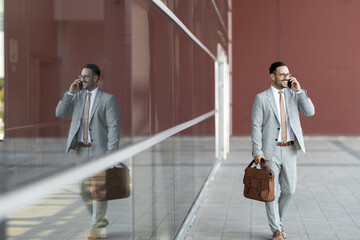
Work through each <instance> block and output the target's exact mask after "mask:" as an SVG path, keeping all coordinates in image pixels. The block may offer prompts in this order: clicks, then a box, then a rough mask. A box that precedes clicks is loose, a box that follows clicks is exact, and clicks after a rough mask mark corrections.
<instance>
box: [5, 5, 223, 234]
mask: <svg viewBox="0 0 360 240" xmlns="http://www.w3.org/2000/svg"><path fill="white" fill-rule="evenodd" d="M0 1H1V0H0ZM163 2H164V3H166V5H167V6H168V7H169V9H170V10H172V11H173V12H174V13H175V14H176V15H177V16H178V18H179V19H180V20H181V21H182V22H183V23H184V24H185V25H186V27H187V28H188V29H189V30H190V31H191V32H193V34H194V35H195V36H196V37H197V38H198V39H199V40H200V42H202V44H204V46H205V47H206V48H208V49H209V50H210V52H212V54H213V55H216V45H217V44H218V43H220V44H223V47H224V49H226V44H227V42H226V39H225V40H224V38H222V37H221V36H222V35H223V34H225V33H224V32H223V29H222V26H221V24H220V22H219V19H218V16H217V15H216V12H215V10H214V8H213V6H212V4H211V3H210V1H200V0H199V1H186V3H185V2H184V3H183V2H182V1H180V0H167V1H163ZM216 2H217V5H218V7H220V8H221V9H220V10H221V11H220V12H221V14H222V15H224V14H226V13H227V4H226V2H227V1H226V0H224V1H223V2H222V1H220V0H217V1H216ZM224 8H225V9H224ZM4 9H5V23H6V26H5V42H6V45H5V53H6V54H5V62H6V71H5V73H6V75H5V80H4V88H3V89H4V102H5V105H4V124H5V125H4V126H5V129H4V133H5V138H4V140H3V141H0V173H1V176H0V178H1V179H0V193H1V194H7V193H9V192H11V191H13V190H17V189H19V188H20V187H24V186H26V185H28V184H33V183H34V182H36V181H44V180H46V178H47V177H50V176H54V175H56V174H58V173H61V172H64V171H66V170H69V169H71V168H73V167H75V166H76V162H77V156H76V153H75V152H74V151H71V152H70V153H69V154H65V147H66V143H67V137H68V132H69V127H70V123H71V117H67V118H65V119H59V118H57V117H56V116H55V108H56V106H57V103H58V101H59V100H60V99H61V97H62V96H63V94H64V93H65V91H67V90H68V89H69V87H70V85H71V83H72V82H73V81H74V80H75V79H76V78H77V77H78V76H79V74H80V73H81V70H82V68H83V66H84V65H85V64H86V63H96V64H97V65H99V67H100V69H101V78H100V82H99V86H100V88H101V89H102V90H104V91H106V92H108V93H110V94H112V95H114V96H115V97H116V99H117V102H118V104H119V108H120V149H123V148H124V147H127V146H129V145H131V144H135V143H137V142H140V141H142V140H144V139H147V138H149V137H152V136H153V135H155V134H157V133H159V132H162V131H164V130H167V129H170V128H172V127H174V126H177V125H178V124H181V123H184V122H187V121H190V120H192V119H194V118H196V117H199V116H201V115H203V114H205V113H208V112H210V111H212V110H214V106H215V89H214V86H215V83H214V81H215V67H214V65H215V63H214V59H213V58H212V57H211V56H209V54H208V53H206V52H205V51H204V49H203V48H201V47H200V46H199V45H198V44H197V43H195V42H194V40H193V39H191V38H190V37H189V36H187V35H186V34H185V33H184V31H183V30H182V29H180V28H179V27H178V26H177V25H176V24H174V22H173V21H172V20H170V19H169V18H168V17H167V16H165V15H164V13H163V12H162V11H160V10H159V9H158V8H157V7H155V6H154V5H153V4H152V3H151V1H147V0H124V1H111V0H101V1H99V0H78V1H73V0H52V1H45V0H22V1H12V0H5V8H4ZM219 31H220V33H221V34H219ZM0 84H1V82H0ZM0 90H1V86H0ZM0 97H1V92H0ZM0 100H1V99H0ZM1 116H2V115H1V102H0V118H1ZM214 122H215V120H214V117H211V118H209V119H207V120H205V121H203V122H201V123H199V124H197V125H195V126H193V127H190V128H188V129H185V130H184V131H181V132H180V133H177V134H175V135H174V136H172V137H170V138H168V139H166V140H165V141H163V142H161V143H159V144H157V145H155V146H153V147H151V148H150V149H147V150H146V151H144V152H142V153H140V154H138V155H136V156H134V157H133V158H131V159H129V160H128V161H126V165H128V166H129V168H130V170H131V177H132V185H131V196H130V197H129V198H127V199H122V200H114V201H110V202H109V207H108V212H107V217H108V219H109V222H110V224H109V226H108V227H107V229H106V231H107V237H108V239H172V238H174V237H175V236H176V234H177V233H178V231H179V229H180V227H181V225H182V223H183V222H184V220H185V218H186V216H187V214H188V212H189V211H190V208H191V207H192V205H193V203H194V201H195V199H196V197H197V196H198V194H199V192H200V190H201V188H202V186H203V185H204V183H205V181H206V178H207V176H208V174H209V172H210V171H211V169H212V166H213V164H214V163H215V160H216V159H215V150H214V149H215V138H214V134H215V129H214V127H215V123H214ZM0 128H1V120H0ZM0 135H1V129H0ZM1 194H0V199H1ZM89 228H90V226H89V215H88V213H87V211H86V209H85V207H84V206H83V203H82V201H81V199H80V197H79V192H78V183H73V184H72V185H70V186H66V187H64V188H63V189H60V190H57V191H56V193H55V194H52V195H50V196H49V197H47V198H46V199H43V200H40V201H38V202H36V203H34V204H32V205H31V206H28V207H26V208H25V209H23V210H21V211H17V212H16V213H14V214H11V215H10V216H8V217H7V218H6V219H5V221H4V222H3V223H2V224H1V223H0V233H1V235H0V239H4V240H9V239H11V240H18V239H41V240H45V239H72V240H73V239H84V238H85V237H86V233H87V232H88V231H89Z"/></svg>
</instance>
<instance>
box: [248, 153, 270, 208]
mask: <svg viewBox="0 0 360 240" xmlns="http://www.w3.org/2000/svg"><path fill="white" fill-rule="evenodd" d="M254 163H255V160H253V161H252V162H251V163H250V164H249V166H248V167H247V168H246V169H245V175H244V178H243V183H244V196H245V197H246V198H250V199H254V200H258V201H262V202H271V201H274V199H275V194H274V192H275V191H274V186H275V185H274V178H275V175H274V172H273V171H272V170H271V168H270V167H269V164H268V162H267V161H266V160H265V159H261V166H262V168H263V169H258V168H257V164H255V166H254V167H252V165H253V164H254Z"/></svg>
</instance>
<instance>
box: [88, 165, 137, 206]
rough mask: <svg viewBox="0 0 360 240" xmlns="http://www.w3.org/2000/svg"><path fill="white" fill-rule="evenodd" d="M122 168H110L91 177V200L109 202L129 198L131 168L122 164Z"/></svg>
mask: <svg viewBox="0 0 360 240" xmlns="http://www.w3.org/2000/svg"><path fill="white" fill-rule="evenodd" d="M120 165H121V166H122V167H113V168H109V169H107V170H106V171H103V172H100V173H98V174H96V175H95V176H93V177H91V198H92V199H93V200H96V201H108V200H113V199H121V198H127V197H129V196H130V181H131V180H130V173H129V168H128V167H127V166H126V165H125V164H122V163H120Z"/></svg>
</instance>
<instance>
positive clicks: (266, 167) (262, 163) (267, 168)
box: [248, 158, 275, 176]
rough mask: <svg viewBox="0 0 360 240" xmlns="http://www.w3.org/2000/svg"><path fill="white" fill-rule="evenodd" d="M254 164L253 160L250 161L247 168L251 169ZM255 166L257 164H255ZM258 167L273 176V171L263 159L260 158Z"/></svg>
mask: <svg viewBox="0 0 360 240" xmlns="http://www.w3.org/2000/svg"><path fill="white" fill-rule="evenodd" d="M254 163H255V159H254V160H252V161H251V163H250V164H249V166H248V167H251V166H252V165H253V164H254ZM255 164H257V163H255ZM260 165H261V167H262V168H264V169H266V170H268V171H269V172H270V173H271V175H273V176H275V174H274V172H273V170H272V169H271V168H270V167H269V162H268V161H267V160H265V159H264V158H262V159H261V164H260Z"/></svg>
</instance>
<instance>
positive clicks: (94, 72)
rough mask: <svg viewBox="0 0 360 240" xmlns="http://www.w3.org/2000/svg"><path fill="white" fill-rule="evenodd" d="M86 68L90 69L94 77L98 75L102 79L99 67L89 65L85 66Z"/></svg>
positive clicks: (92, 64)
mask: <svg viewBox="0 0 360 240" xmlns="http://www.w3.org/2000/svg"><path fill="white" fill-rule="evenodd" d="M84 68H90V69H91V71H92V73H93V75H98V76H99V78H100V68H99V67H98V65H96V64H94V63H88V64H86V65H85V66H84Z"/></svg>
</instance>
